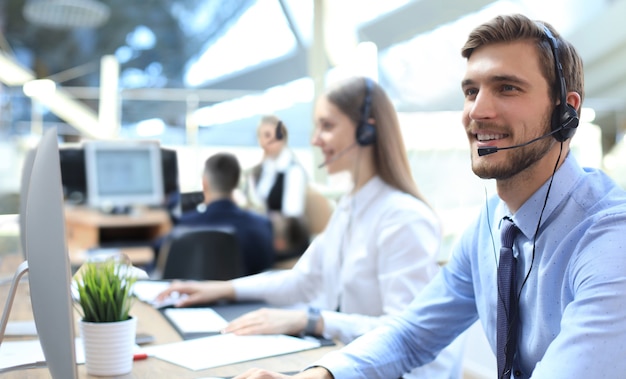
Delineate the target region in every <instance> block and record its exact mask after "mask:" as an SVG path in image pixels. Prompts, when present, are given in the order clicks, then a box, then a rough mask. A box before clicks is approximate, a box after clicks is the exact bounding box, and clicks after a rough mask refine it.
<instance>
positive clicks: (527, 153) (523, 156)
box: [472, 118, 554, 179]
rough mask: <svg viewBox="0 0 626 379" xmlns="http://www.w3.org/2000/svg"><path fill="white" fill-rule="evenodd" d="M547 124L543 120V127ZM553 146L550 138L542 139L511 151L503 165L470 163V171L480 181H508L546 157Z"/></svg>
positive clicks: (548, 119) (547, 123)
mask: <svg viewBox="0 0 626 379" xmlns="http://www.w3.org/2000/svg"><path fill="white" fill-rule="evenodd" d="M549 122H550V118H547V119H545V120H544V125H549ZM548 132H549V130H547V131H546V133H548ZM529 140H530V139H529ZM553 144H554V140H553V139H552V138H550V137H546V138H542V139H540V140H537V141H535V142H533V143H531V144H529V145H528V146H524V147H516V148H513V149H511V150H510V151H509V153H508V154H509V158H508V159H507V161H506V162H504V163H501V164H497V165H495V164H491V163H489V162H485V161H483V162H482V163H481V164H474V162H472V171H474V174H476V176H478V177H479V178H482V179H509V178H511V177H513V176H515V175H517V174H519V173H520V172H522V171H524V170H526V169H527V168H528V167H530V166H532V165H534V164H536V163H537V162H538V161H539V160H540V159H541V158H543V157H544V156H545V155H546V153H547V152H548V151H549V150H550V148H551V147H552V145H553ZM496 154H497V153H496Z"/></svg>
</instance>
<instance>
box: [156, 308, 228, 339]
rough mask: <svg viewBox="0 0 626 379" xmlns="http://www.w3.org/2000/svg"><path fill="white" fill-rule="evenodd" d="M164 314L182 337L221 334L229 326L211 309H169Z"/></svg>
mask: <svg viewBox="0 0 626 379" xmlns="http://www.w3.org/2000/svg"><path fill="white" fill-rule="evenodd" d="M163 313H164V314H165V317H167V318H168V320H169V321H170V322H171V323H172V324H173V325H174V327H175V328H176V329H177V330H178V332H179V333H180V334H181V335H185V334H187V333H219V332H220V331H221V330H222V329H224V328H225V327H226V325H228V322H227V321H226V320H224V318H223V317H222V316H220V315H219V314H218V313H217V312H215V311H214V310H213V309H211V308H167V309H165V310H163Z"/></svg>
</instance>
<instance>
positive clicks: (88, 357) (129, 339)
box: [73, 254, 137, 376]
mask: <svg viewBox="0 0 626 379" xmlns="http://www.w3.org/2000/svg"><path fill="white" fill-rule="evenodd" d="M136 280H137V274H136V269H134V267H133V266H132V263H131V262H130V260H129V259H128V257H126V256H125V255H123V254H115V255H108V256H105V257H96V258H92V259H90V260H89V261H87V262H86V263H84V264H83V265H82V266H81V268H80V269H79V270H78V271H77V272H76V274H75V275H74V279H73V282H74V286H75V289H76V294H77V301H76V304H77V308H78V312H79V314H80V316H81V319H80V321H79V326H80V334H81V337H82V340H83V346H84V350H85V365H86V366H87V372H88V373H89V374H91V375H98V376H113V375H124V374H127V373H129V372H130V371H131V370H132V365H133V348H134V344H135V332H136V329H137V319H136V318H135V317H133V316H131V315H130V308H131V306H132V304H133V300H134V296H133V292H132V288H133V285H134V283H135V281H136Z"/></svg>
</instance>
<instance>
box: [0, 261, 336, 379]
mask: <svg viewBox="0 0 626 379" xmlns="http://www.w3.org/2000/svg"><path fill="white" fill-rule="evenodd" d="M21 261H22V260H21V256H17V255H16V256H9V257H6V258H5V259H3V260H2V261H1V262H0V272H2V273H3V274H4V273H7V274H8V273H12V272H14V270H15V268H16V267H17V265H18V264H19V263H20V262H21ZM8 290H9V286H7V285H4V286H1V287H0V304H1V305H2V307H3V306H4V303H5V301H6V297H7V292H8ZM131 313H132V314H133V315H135V316H137V318H138V324H137V333H148V334H151V335H153V336H154V337H155V342H154V343H155V344H163V343H170V342H177V341H181V338H180V336H179V334H178V333H177V332H176V331H175V330H174V328H172V326H171V325H170V324H169V322H168V321H167V320H166V319H165V318H164V317H163V316H162V315H161V314H160V312H158V311H157V310H155V309H154V308H152V307H151V306H149V305H147V304H145V303H142V302H139V301H137V302H136V303H135V305H134V306H133V309H132V312H131ZM74 317H75V318H74V319H75V320H77V319H78V316H77V315H75V316H74ZM32 319H33V315H32V308H31V306H30V297H29V290H28V281H27V280H23V281H22V282H21V283H20V284H19V286H18V293H17V295H16V297H15V302H14V304H13V309H12V311H11V317H10V319H9V321H18V320H32ZM76 336H78V325H76ZM19 339H24V338H16V337H7V338H6V339H5V341H15V340H19ZM336 348H337V346H329V347H322V348H319V349H313V350H308V351H303V352H298V353H293V354H287V355H281V356H279V357H270V358H265V359H258V360H254V361H248V362H242V363H238V364H233V365H227V366H221V367H216V368H211V369H207V370H202V371H192V370H188V369H186V368H183V367H180V366H176V365H173V364H171V363H168V362H165V361H162V360H160V359H157V358H148V359H146V360H142V361H135V362H134V363H133V371H132V372H131V373H130V374H128V375H124V376H117V377H116V378H121V379H130V378H133V379H139V378H141V379H144V378H145V379H153V378H181V379H185V378H189V379H191V378H200V377H206V376H218V377H232V376H235V375H238V374H240V373H242V372H244V371H246V370H247V369H249V368H253V367H261V368H266V369H270V370H274V371H297V370H300V369H302V368H303V367H305V366H306V365H308V364H310V363H311V362H313V361H314V360H316V359H318V358H320V357H321V356H322V355H324V354H326V353H327V352H329V351H332V350H334V349H336ZM203 353H204V354H212V352H203ZM78 375H79V377H80V378H96V377H94V376H91V375H88V374H87V370H86V367H85V365H79V366H78ZM25 377H28V378H31V379H39V378H42V379H43V378H45V379H50V378H51V376H50V372H49V371H48V369H47V368H37V369H28V370H17V371H12V372H8V373H3V374H2V378H3V379H5V378H6V379H18V378H20V379H21V378H25Z"/></svg>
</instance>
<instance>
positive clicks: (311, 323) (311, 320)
mask: <svg viewBox="0 0 626 379" xmlns="http://www.w3.org/2000/svg"><path fill="white" fill-rule="evenodd" d="M320 317H321V315H320V310H319V309H317V308H314V307H309V312H308V319H307V323H306V328H304V334H308V335H315V328H316V326H317V322H318V321H319V319H320Z"/></svg>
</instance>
